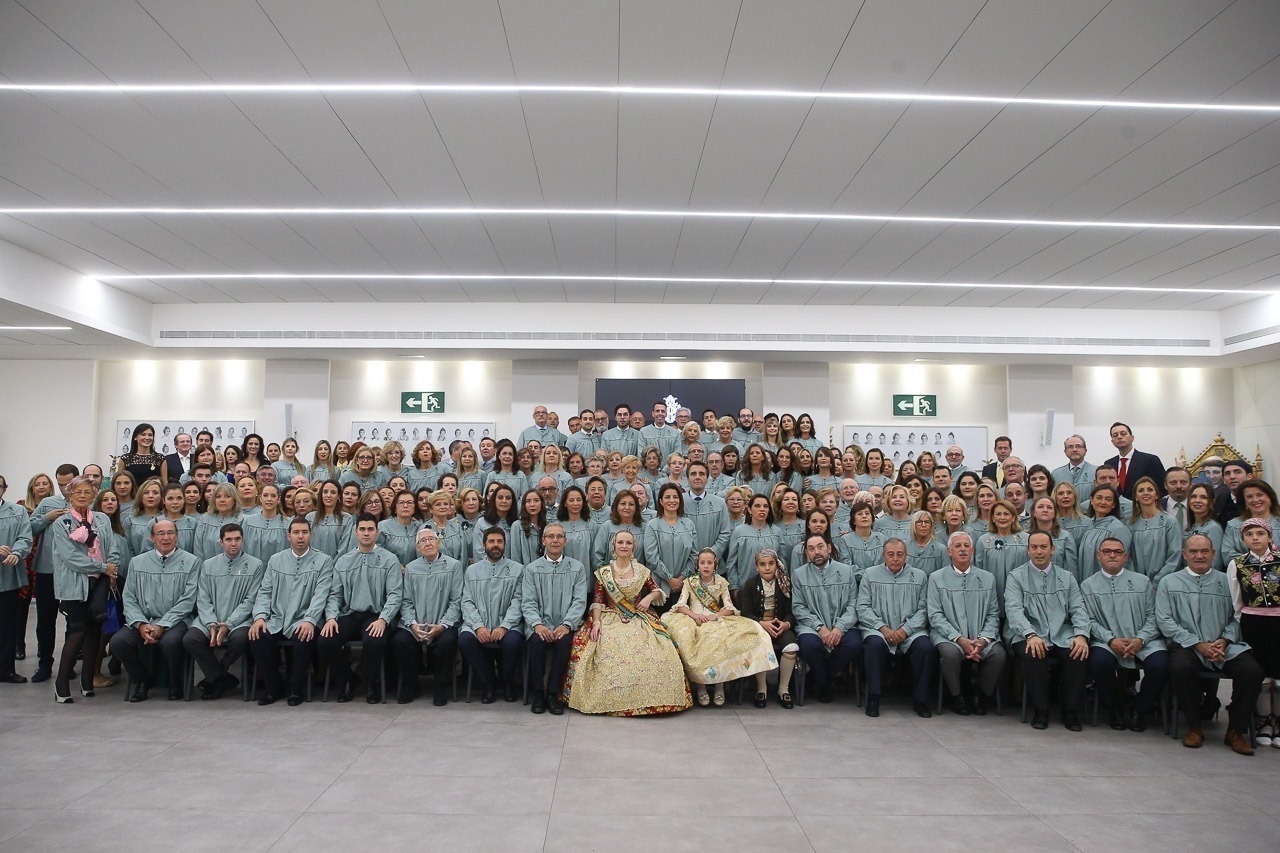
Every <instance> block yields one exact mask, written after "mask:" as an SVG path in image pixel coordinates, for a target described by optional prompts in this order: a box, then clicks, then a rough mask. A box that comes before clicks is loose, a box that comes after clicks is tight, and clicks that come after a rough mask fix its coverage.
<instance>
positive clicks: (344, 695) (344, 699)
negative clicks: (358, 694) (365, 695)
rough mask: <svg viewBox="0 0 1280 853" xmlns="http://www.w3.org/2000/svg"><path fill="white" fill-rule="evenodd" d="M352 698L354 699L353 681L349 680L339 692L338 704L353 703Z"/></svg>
mask: <svg viewBox="0 0 1280 853" xmlns="http://www.w3.org/2000/svg"><path fill="white" fill-rule="evenodd" d="M351 698H352V691H351V680H350V679H348V680H347V681H346V682H344V683H343V685H342V689H341V690H339V691H338V704H339V705H345V704H346V703H348V702H350V701H351Z"/></svg>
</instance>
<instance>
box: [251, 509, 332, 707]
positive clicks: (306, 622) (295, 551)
mask: <svg viewBox="0 0 1280 853" xmlns="http://www.w3.org/2000/svg"><path fill="white" fill-rule="evenodd" d="M332 584H333V560H332V559H330V557H329V555H328V554H322V553H321V552H319V551H316V550H314V549H312V547H311V523H310V522H308V521H307V520H306V519H305V518H303V517H302V516H295V517H294V519H293V521H291V522H289V550H288V551H281V552H280V553H279V554H276V555H275V556H273V557H272V558H271V559H270V560H268V561H267V568H266V570H265V571H264V572H263V575H262V584H261V585H260V586H259V587H258V597H257V599H255V600H254V603H253V625H252V626H251V627H250V628H249V648H250V649H251V650H252V652H253V662H254V664H255V666H256V667H257V670H258V677H260V678H261V679H262V683H263V694H262V696H260V697H259V698H258V704H259V705H270V704H272V703H274V702H275V701H276V700H277V699H281V698H283V697H285V696H286V695H287V696H288V704H289V707H291V708H292V707H296V706H298V705H301V704H302V697H303V696H304V695H305V694H306V688H307V679H308V678H310V677H311V658H312V655H313V654H314V652H315V645H316V626H318V625H319V624H320V620H321V619H322V618H323V617H324V608H325V604H326V603H327V602H328V600H329V588H330V587H331V586H332ZM284 644H291V647H292V655H293V657H292V660H291V662H290V665H289V681H288V684H287V685H286V683H285V680H284V678H283V676H281V674H280V661H279V657H280V655H279V652H280V648H281V646H282V645H284Z"/></svg>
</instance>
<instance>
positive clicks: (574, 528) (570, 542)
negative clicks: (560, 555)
mask: <svg viewBox="0 0 1280 853" xmlns="http://www.w3.org/2000/svg"><path fill="white" fill-rule="evenodd" d="M556 520H557V521H559V522H560V524H561V526H563V527H564V535H565V548H564V553H565V556H568V557H573V558H574V559H575V560H577V561H578V562H580V563H582V565H584V566H589V565H591V553H592V549H593V548H594V547H595V535H596V529H595V524H594V523H592V521H591V511H590V510H589V509H588V508H587V493H586V492H584V491H583V490H582V489H580V488H578V487H577V486H570V487H569V488H567V489H565V490H564V491H563V492H562V493H561V494H560V507H559V508H558V509H557V510H556Z"/></svg>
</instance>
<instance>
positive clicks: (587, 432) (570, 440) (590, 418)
mask: <svg viewBox="0 0 1280 853" xmlns="http://www.w3.org/2000/svg"><path fill="white" fill-rule="evenodd" d="M578 418H579V419H580V420H581V422H582V429H580V430H578V431H577V432H575V433H571V434H570V435H569V436H567V437H566V438H565V440H564V448H565V450H566V451H567V452H569V453H581V454H582V458H583V459H590V458H591V454H593V453H595V452H596V451H597V450H599V449H600V436H599V435H597V434H596V413H595V412H594V411H592V410H591V409H583V410H582V411H581V412H580V413H579V414H578Z"/></svg>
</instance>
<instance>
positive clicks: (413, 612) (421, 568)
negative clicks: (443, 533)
mask: <svg viewBox="0 0 1280 853" xmlns="http://www.w3.org/2000/svg"><path fill="white" fill-rule="evenodd" d="M416 542H417V549H418V559H416V560H413V561H412V562H410V563H409V565H407V566H405V567H404V589H403V590H402V591H401V594H400V628H399V630H397V631H396V633H395V636H393V637H392V638H391V646H392V650H393V651H394V652H395V656H396V663H397V664H398V665H399V667H400V678H401V687H400V692H399V694H398V695H397V696H396V701H397V702H398V703H400V704H401V705H407V704H409V703H410V702H412V701H413V700H414V699H416V698H417V696H418V669H419V667H420V666H421V665H422V649H423V647H424V646H425V647H427V648H430V649H431V650H432V652H433V653H434V655H435V684H434V686H433V688H432V703H433V704H435V705H437V706H441V705H447V704H449V685H450V684H451V683H452V682H453V668H454V664H456V663H457V659H458V623H459V622H460V621H461V620H462V563H460V562H458V561H457V560H455V559H454V558H453V557H450V556H449V555H448V554H441V553H440V536H439V535H438V534H437V533H436V532H435V531H434V530H432V529H431V528H430V527H424V528H422V529H421V530H419V531H418V536H417V540H416Z"/></svg>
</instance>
